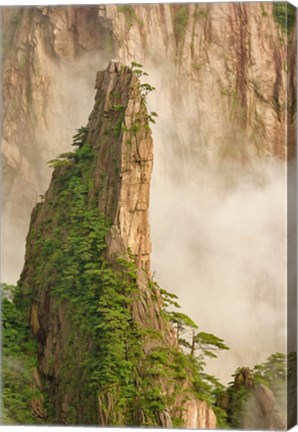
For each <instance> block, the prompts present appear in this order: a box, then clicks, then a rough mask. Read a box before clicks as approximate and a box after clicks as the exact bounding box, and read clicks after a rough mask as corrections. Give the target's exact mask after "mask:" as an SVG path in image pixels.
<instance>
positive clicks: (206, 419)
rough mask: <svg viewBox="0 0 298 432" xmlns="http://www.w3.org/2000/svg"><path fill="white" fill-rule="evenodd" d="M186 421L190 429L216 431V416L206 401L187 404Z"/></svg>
mask: <svg viewBox="0 0 298 432" xmlns="http://www.w3.org/2000/svg"><path fill="white" fill-rule="evenodd" d="M184 408H185V410H186V411H185V413H184V421H185V427H186V428H188V429H216V416H215V414H214V411H213V410H212V409H211V408H210V407H209V406H208V404H207V403H206V402H205V401H198V400H189V401H187V402H186V403H185V406H184Z"/></svg>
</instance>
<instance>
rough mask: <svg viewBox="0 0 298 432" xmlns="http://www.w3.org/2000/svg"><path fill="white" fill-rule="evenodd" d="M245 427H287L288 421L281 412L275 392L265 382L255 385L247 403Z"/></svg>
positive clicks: (275, 428)
mask: <svg viewBox="0 0 298 432" xmlns="http://www.w3.org/2000/svg"><path fill="white" fill-rule="evenodd" d="M243 428H244V429H271V430H283V429H286V422H285V420H284V418H283V416H282V414H281V412H280V409H279V407H278V405H277V402H276V400H275V397H274V394H273V392H272V391H271V390H269V389H268V388H267V387H266V386H264V385H263V384H258V385H256V386H255V387H254V390H253V391H252V394H251V395H250V396H249V399H248V401H247V405H246V412H245V415H244V419H243Z"/></svg>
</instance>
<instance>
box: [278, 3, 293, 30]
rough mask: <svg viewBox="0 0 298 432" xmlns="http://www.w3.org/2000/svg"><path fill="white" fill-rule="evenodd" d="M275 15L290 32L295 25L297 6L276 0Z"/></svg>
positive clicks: (283, 27)
mask: <svg viewBox="0 0 298 432" xmlns="http://www.w3.org/2000/svg"><path fill="white" fill-rule="evenodd" d="M273 16H274V19H275V21H276V22H277V23H278V24H279V25H280V27H281V28H282V30H283V31H284V32H287V33H289V32H290V31H291V29H292V28H293V27H294V26H295V22H296V8H295V7H294V6H293V5H291V4H290V3H288V2H286V1H285V2H274V3H273Z"/></svg>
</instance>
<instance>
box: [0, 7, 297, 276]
mask: <svg viewBox="0 0 298 432" xmlns="http://www.w3.org/2000/svg"><path fill="white" fill-rule="evenodd" d="M2 26H3V34H4V62H3V96H4V121H3V142H2V152H3V160H4V189H3V191H4V211H5V220H4V222H5V223H6V225H7V229H6V230H5V232H6V233H8V234H5V235H7V239H6V238H5V241H6V243H8V244H12V243H14V242H15V241H19V237H23V238H24V235H25V231H26V230H27V224H28V217H29V216H28V215H29V209H30V208H31V207H32V205H33V203H34V202H36V200H37V197H38V194H40V193H43V191H44V190H45V188H46V185H47V184H48V181H49V177H50V170H47V169H45V168H44V166H45V164H46V162H47V161H48V160H49V159H51V158H52V157H54V156H55V155H56V154H57V152H58V151H60V149H61V147H62V148H63V149H65V150H66V149H67V148H68V146H69V142H70V138H71V134H72V131H73V130H74V128H75V127H78V124H82V123H83V122H84V121H85V119H86V116H87V115H88V113H89V112H90V109H91V106H90V105H89V104H88V102H86V101H89V100H90V99H91V95H92V89H93V84H92V83H93V76H94V74H95V72H96V71H97V70H98V69H99V68H100V67H103V66H105V65H106V63H107V61H108V60H110V59H111V58H117V59H119V60H120V61H122V62H123V63H129V62H130V61H132V60H137V61H141V63H143V64H144V65H145V66H146V68H147V69H148V70H150V71H152V75H156V72H155V71H156V65H158V77H156V82H157V85H158V87H159V88H158V90H163V91H164V94H165V96H166V98H165V97H164V99H166V100H168V102H165V101H163V104H165V105H166V109H165V110H164V109H161V110H159V111H160V114H162V111H164V112H165V118H167V115H168V111H169V113H170V115H171V117H172V118H173V122H172V125H174V126H173V127H172V129H173V130H172V132H171V134H172V135H173V136H175V140H173V141H174V142H178V143H179V145H174V143H173V144H171V142H170V141H171V140H170V139H168V140H167V141H169V145H168V146H167V147H166V149H165V152H166V153H167V154H168V157H169V158H171V163H169V167H170V170H171V171H172V172H173V173H174V174H175V175H178V174H179V175H182V173H183V172H184V168H183V167H181V164H182V165H183V166H184V165H186V164H187V170H188V171H189V169H190V166H192V165H193V166H194V168H195V167H196V166H197V165H198V164H199V163H201V162H202V160H206V159H208V160H216V161H217V160H218V159H219V160H222V159H225V158H232V159H236V160H239V161H240V162H241V163H245V161H247V160H250V159H251V158H252V157H255V156H256V155H258V156H264V155H266V156H268V155H277V156H279V157H281V158H284V157H285V152H286V148H287V153H288V155H289V157H292V156H293V154H294V152H295V142H294V141H295V130H294V129H295V128H294V122H295V119H294V116H295V109H294V108H295V106H296V105H295V104H296V102H295V95H296V91H295V89H296V78H295V77H296V74H295V64H296V45H295V44H296V41H295V38H294V36H293V35H294V29H291V31H290V32H289V35H287V34H286V33H285V32H284V30H283V29H282V28H281V26H280V25H279V24H278V22H277V21H276V19H275V18H274V6H273V3H264V4H261V3H243V4H241V3H239V4H238V3H235V4H227V3H222V4H218V3H216V4H186V5H171V4H159V5H158V4H156V5H120V6H117V5H102V6H84V7H76V6H61V7H49V6H46V7H28V8H9V7H8V8H4V9H3V19H2ZM168 76H171V79H170V80H169V79H168ZM70 82H73V83H75V84H73V85H74V86H77V88H78V89H80V93H81V95H80V96H79V95H78V94H74V92H73V91H72V88H73V86H69V83H70ZM287 88H288V96H287V95H286V91H287ZM161 99H163V98H162V97H161ZM286 105H287V112H288V113H289V115H288V119H287V120H286V115H285V112H286ZM70 107H71V109H70ZM157 109H158V107H157ZM184 112H187V113H188V116H187V119H186V118H185V116H184ZM66 115H67V116H68V119H69V121H68V122H67V124H65V121H64V118H65V116H66ZM286 121H288V124H287V125H286ZM286 129H288V131H289V133H288V138H289V142H288V143H285V136H286V134H285V130H286ZM190 131H191V132H190ZM56 142H59V146H60V148H57V146H56V144H55V143H56ZM160 145H162V143H161V144H160ZM163 145H164V146H166V145H167V144H166V143H163ZM173 154H175V155H176V154H179V155H180V157H179V166H177V162H175V159H174V158H173V157H172V156H171V155H173ZM20 191H22V192H21V193H20ZM8 196H9V197H10V199H9V200H8V199H7V198H6V197H8ZM12 197H13V198H12ZM20 203H21V209H22V210H21V211H20V206H19V204H20ZM10 221H14V223H15V226H17V227H18V228H17V229H10V224H11V222H10ZM6 254H7V255H6V256H5V260H6V261H5V262H6V268H7V269H8V270H7V273H8V275H7V277H8V278H11V277H12V276H11V275H12V274H14V272H15V271H14V269H13V268H9V267H10V261H11V260H10V256H12V255H13V254H14V256H15V248H14V247H12V251H9V250H8V251H7V252H6ZM18 260H19V264H18V266H19V267H20V265H21V262H22V251H21V252H20V256H19V258H18ZM16 273H18V272H16Z"/></svg>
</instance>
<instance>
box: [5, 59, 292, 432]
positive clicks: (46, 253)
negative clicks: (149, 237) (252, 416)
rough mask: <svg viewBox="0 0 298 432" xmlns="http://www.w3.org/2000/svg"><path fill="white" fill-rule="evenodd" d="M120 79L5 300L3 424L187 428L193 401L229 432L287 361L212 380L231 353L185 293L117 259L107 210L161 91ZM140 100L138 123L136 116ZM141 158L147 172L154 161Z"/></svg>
mask: <svg viewBox="0 0 298 432" xmlns="http://www.w3.org/2000/svg"><path fill="white" fill-rule="evenodd" d="M108 72H109V71H108ZM112 73H113V74H117V76H116V78H115V76H114V75H113V78H111V77H109V79H110V81H108V84H109V85H107V81H105V80H106V78H107V75H102V76H101V79H102V82H103V83H105V86H106V88H105V89H104V91H102V93H99V94H98V96H97V99H96V104H95V108H94V112H93V114H94V118H95V120H94V123H92V119H91V120H90V122H91V123H89V124H88V126H87V127H82V128H80V129H78V130H77V133H76V134H75V136H74V140H73V146H74V147H75V151H73V152H68V153H63V154H62V155H60V156H59V157H58V158H57V159H55V160H52V161H50V166H51V167H53V168H54V172H53V177H52V182H51V184H50V188H49V190H48V191H47V193H46V194H45V195H44V196H41V202H39V203H38V204H37V205H36V207H35V208H34V210H33V212H32V218H31V225H30V230H29V233H28V236H27V247H26V259H25V266H24V269H23V272H22V274H21V277H20V280H19V282H18V287H17V288H16V289H12V288H11V289H10V290H11V295H10V296H6V297H4V299H3V316H2V319H3V329H4V345H3V346H4V351H3V353H4V362H3V368H4V370H3V375H4V391H3V404H4V421H5V422H6V423H10V422H16V423H22V424H34V423H37V422H46V423H48V424H49V423H50V424H57V423H62V424H67V425H79V424H80V425H92V424H94V425H96V424H99V425H102V426H106V425H109V426H115V425H119V426H124V425H127V426H155V427H156V426H164V427H165V426H166V427H169V426H177V427H178V426H183V425H184V414H185V403H186V402H188V401H194V402H197V401H206V403H207V404H208V406H210V407H213V409H214V412H215V413H216V416H217V425H218V426H219V427H225V428H227V427H229V426H232V427H236V426H237V425H238V423H237V422H238V420H239V418H241V416H242V414H243V410H244V403H245V401H246V398H247V395H248V389H250V388H251V386H252V383H253V382H254V381H255V382H257V380H259V381H262V382H264V383H266V384H267V385H268V386H270V387H271V388H272V389H273V388H274V389H275V391H277V390H276V389H278V385H277V384H276V383H278V382H279V381H278V380H279V379H281V380H283V379H284V376H283V375H282V368H283V361H284V359H283V357H282V356H280V355H276V356H272V358H270V359H269V360H268V364H267V363H265V364H263V365H260V366H258V367H256V368H255V369H256V370H255V371H253V372H251V371H249V370H248V371H247V373H246V372H245V374H246V375H245V374H244V370H241V371H240V372H241V373H239V371H238V372H237V373H236V376H235V381H234V383H233V384H232V385H231V386H230V387H229V388H228V389H226V388H225V387H224V386H223V385H222V384H221V383H220V382H219V381H218V380H217V379H216V378H215V377H213V376H210V375H208V374H206V372H205V360H206V358H214V357H216V355H217V351H219V350H227V349H229V348H228V347H227V345H226V344H225V343H224V341H223V340H222V339H220V338H219V337H217V336H215V335H213V334H210V333H207V332H204V331H201V330H200V331H199V329H198V326H197V324H196V323H194V321H193V320H192V319H191V318H190V317H188V316H187V315H185V314H183V313H182V312H180V311H177V309H179V308H180V306H179V304H178V302H177V297H176V296H175V295H174V294H172V293H169V292H167V291H165V290H163V289H160V288H159V286H158V285H157V283H156V282H154V281H153V280H151V279H150V278H149V276H148V273H146V271H145V270H144V268H142V267H140V265H139V263H138V262H137V256H136V255H134V254H132V252H131V250H130V249H129V248H128V247H127V246H126V247H125V248H123V247H122V243H121V239H120V240H119V239H118V243H117V247H119V250H116V251H114V252H113V253H111V248H110V247H109V242H110V240H111V237H113V234H112V230H113V228H114V229H115V230H116V228H115V226H113V224H114V221H113V220H112V219H111V215H110V214H109V212H107V211H105V210H103V209H105V205H106V204H107V202H108V201H109V200H111V197H113V195H111V192H110V191H111V190H113V191H116V192H117V194H118V195H117V194H116V196H118V197H119V192H118V188H119V185H118V183H117V182H120V181H122V177H123V176H124V175H125V173H127V171H128V169H126V171H125V170H123V171H122V172H121V168H123V167H122V166H121V164H120V162H121V161H122V158H124V159H127V160H129V158H132V154H131V153H129V152H131V148H132V145H133V142H137V143H138V142H141V141H142V140H143V141H144V135H142V133H143V130H145V131H146V132H147V131H148V129H149V122H154V121H155V117H156V116H157V115H156V113H154V112H152V113H148V112H147V109H146V100H145V96H146V95H147V94H148V92H150V91H152V90H153V88H152V87H151V86H150V85H149V84H147V83H143V84H140V82H139V81H138V79H137V78H138V77H140V76H144V73H143V72H142V70H141V65H139V64H137V63H133V64H132V68H124V67H122V68H121V69H119V70H118V69H117V68H116V69H113V70H112ZM134 78H136V79H135V80H134ZM113 80H114V81H113ZM115 82H116V84H115ZM111 83H112V84H113V85H114V88H113V91H112V92H110V93H108V90H109V91H110V89H111V87H112V85H111ZM135 95H137V96H135ZM138 97H139V98H140V99H138V100H137V102H136V101H135V100H134V98H135V99H136V98H138ZM131 101H132V102H133V103H134V104H135V105H137V106H138V111H137V113H136V115H135V116H134V114H131V115H130V116H129V115H128V114H127V112H128V110H127V107H128V105H129V104H131ZM135 102H136V103H135ZM91 117H92V116H91ZM127 117H129V120H128V123H129V121H130V120H131V124H130V125H128V123H125V122H126V121H127ZM94 131H96V133H94V134H93V135H92V133H93V132H94ZM124 136H125V139H124ZM96 140H98V141H96ZM119 149H120V150H119ZM124 150H125V151H124ZM139 150H140V148H138V151H139ZM139 153H140V152H139ZM138 158H139V159H138V160H137V169H139V166H142V163H143V164H144V163H146V162H148V160H147V159H146V158H144V160H142V159H141V157H140V156H139V154H138ZM102 167H104V169H105V170H106V171H108V170H111V172H112V175H111V176H110V177H109V178H107V172H106V171H105V170H104V169H102ZM132 179H133V180H135V177H132ZM129 184H131V183H129ZM107 191H108V192H107ZM103 204H104V205H103ZM113 204H114V205H115V207H117V206H118V203H113ZM142 211H143V210H142ZM116 231H117V230H116ZM116 235H117V233H116ZM120 246H121V247H122V250H121V252H120V249H121V248H120ZM123 249H125V250H123ZM141 278H142V281H143V282H142V283H143V284H144V281H145V288H144V287H142V289H143V291H142V290H141V283H140V279H141ZM6 292H9V289H8V288H6ZM148 305H150V307H152V310H153V312H154V317H151V318H152V322H150V321H149V322H148V317H147V316H146V312H147V309H146V308H147V307H148ZM135 309H137V312H138V315H139V316H140V319H136V313H135ZM154 320H155V321H156V322H157V324H156V322H155V321H154ZM29 323H30V326H29ZM36 342H37V344H36ZM13 365H16V366H15V367H12V366H13ZM272 371H273V372H272ZM251 374H253V378H250V376H251ZM244 375H245V376H246V380H244V378H243V377H244ZM241 377H242V378H241ZM241 379H242V381H243V382H240V381H241ZM247 383H249V385H248V384H247Z"/></svg>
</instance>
